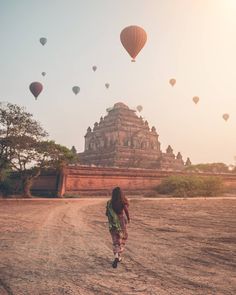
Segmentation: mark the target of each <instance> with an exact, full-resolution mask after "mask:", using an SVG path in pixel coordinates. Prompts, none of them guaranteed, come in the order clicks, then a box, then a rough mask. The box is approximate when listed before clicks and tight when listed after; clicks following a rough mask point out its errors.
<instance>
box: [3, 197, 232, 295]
mask: <svg viewBox="0 0 236 295" xmlns="http://www.w3.org/2000/svg"><path fill="white" fill-rule="evenodd" d="M105 202H106V200H105V199H80V200H59V199H54V200H27V201H24V200H2V201H0V242H1V253H0V294H1V295H5V294H7V295H12V294H14V295H32V294H33V295H38V294H40V295H54V294H55V295H57V294H81V295H87V294H96V295H97V294H102V295H105V294H122V295H125V294H127V295H128V294H140V295H141V294H142V295H149V294H150V295H151V294H155V295H157V294H158V295H162V294H176V295H178V294H186V295H191V294H194V295H196V294H201V295H202V294H204V295H205V294H217V295H218V294H224V295H227V294H236V199H234V198H231V199H213V198H212V199H204V198H203V199H185V200H183V199H154V200H150V199H139V200H137V199H133V200H132V201H131V208H130V211H131V218H132V220H131V224H130V226H129V241H128V245H127V249H126V252H125V254H124V261H123V262H122V263H121V264H120V265H119V266H118V268H117V269H113V268H112V267H111V259H112V252H111V241H110V236H109V233H108V230H107V224H106V219H105V216H104V207H105Z"/></svg>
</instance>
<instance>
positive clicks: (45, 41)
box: [39, 37, 47, 46]
mask: <svg viewBox="0 0 236 295" xmlns="http://www.w3.org/2000/svg"><path fill="white" fill-rule="evenodd" d="M39 42H40V43H41V44H42V45H43V46H44V45H45V44H46V43H47V38H45V37H42V38H40V39H39Z"/></svg>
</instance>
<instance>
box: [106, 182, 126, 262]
mask: <svg viewBox="0 0 236 295" xmlns="http://www.w3.org/2000/svg"><path fill="white" fill-rule="evenodd" d="M128 207H129V202H128V199H127V198H126V197H125V195H124V193H123V192H122V190H121V189H120V187H116V188H114V189H113V191H112V197H111V199H110V200H109V201H108V202H107V207H106V216H107V217H108V222H109V231H110V234H111V237H112V243H113V252H114V255H115V259H114V261H113V263H112V266H113V268H116V267H117V264H118V262H120V261H121V253H122V252H123V251H124V247H125V243H126V241H127V238H128V233H127V226H126V225H127V222H128V223H129V222H130V217H129V211H128ZM124 213H125V214H124Z"/></svg>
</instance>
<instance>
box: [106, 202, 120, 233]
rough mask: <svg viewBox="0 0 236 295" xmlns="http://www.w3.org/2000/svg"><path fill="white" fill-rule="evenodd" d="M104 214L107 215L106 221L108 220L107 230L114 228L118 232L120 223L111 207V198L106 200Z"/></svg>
mask: <svg viewBox="0 0 236 295" xmlns="http://www.w3.org/2000/svg"><path fill="white" fill-rule="evenodd" d="M106 216H107V217H108V222H109V230H110V231H111V230H115V231H118V232H120V231H121V230H122V229H121V225H120V220H119V217H118V215H117V214H116V213H115V211H114V210H113V208H112V204H111V200H109V201H108V202H107V207H106Z"/></svg>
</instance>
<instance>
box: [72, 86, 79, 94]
mask: <svg viewBox="0 0 236 295" xmlns="http://www.w3.org/2000/svg"><path fill="white" fill-rule="evenodd" d="M72 91H73V92H74V94H75V95H77V94H78V93H79V92H80V88H79V86H74V87H72Z"/></svg>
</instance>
